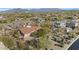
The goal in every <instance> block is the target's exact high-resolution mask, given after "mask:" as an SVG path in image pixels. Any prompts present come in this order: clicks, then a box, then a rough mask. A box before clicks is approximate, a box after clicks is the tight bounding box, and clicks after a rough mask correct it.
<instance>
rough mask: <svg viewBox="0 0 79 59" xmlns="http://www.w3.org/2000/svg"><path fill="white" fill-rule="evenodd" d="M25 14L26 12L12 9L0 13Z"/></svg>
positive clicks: (25, 10)
mask: <svg viewBox="0 0 79 59" xmlns="http://www.w3.org/2000/svg"><path fill="white" fill-rule="evenodd" d="M25 12H28V10H27V9H21V8H14V9H10V10H6V11H1V13H25Z"/></svg>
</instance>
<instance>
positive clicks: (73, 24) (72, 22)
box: [66, 20, 78, 29]
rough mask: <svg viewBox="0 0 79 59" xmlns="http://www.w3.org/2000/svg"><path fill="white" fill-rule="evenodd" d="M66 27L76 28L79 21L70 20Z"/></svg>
mask: <svg viewBox="0 0 79 59" xmlns="http://www.w3.org/2000/svg"><path fill="white" fill-rule="evenodd" d="M66 27H69V28H72V29H74V28H76V27H78V21H76V20H72V21H69V22H67V23H66Z"/></svg>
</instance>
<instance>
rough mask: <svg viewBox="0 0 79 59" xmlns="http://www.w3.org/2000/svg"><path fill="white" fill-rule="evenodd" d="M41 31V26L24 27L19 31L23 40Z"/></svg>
mask: <svg viewBox="0 0 79 59" xmlns="http://www.w3.org/2000/svg"><path fill="white" fill-rule="evenodd" d="M38 29H40V27H39V26H29V25H27V26H26V25H24V26H23V27H22V28H20V29H19V31H20V35H21V37H22V38H23V39H26V38H28V37H30V35H31V34H32V33H33V32H35V31H37V30H38Z"/></svg>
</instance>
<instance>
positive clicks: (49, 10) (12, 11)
mask: <svg viewBox="0 0 79 59" xmlns="http://www.w3.org/2000/svg"><path fill="white" fill-rule="evenodd" d="M64 10H79V8H30V9H28V8H12V9H9V10H5V11H0V13H28V12H59V11H64Z"/></svg>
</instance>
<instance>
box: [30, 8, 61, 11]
mask: <svg viewBox="0 0 79 59" xmlns="http://www.w3.org/2000/svg"><path fill="white" fill-rule="evenodd" d="M29 11H30V12H54V11H62V10H61V9H58V8H39V9H30V10H29Z"/></svg>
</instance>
